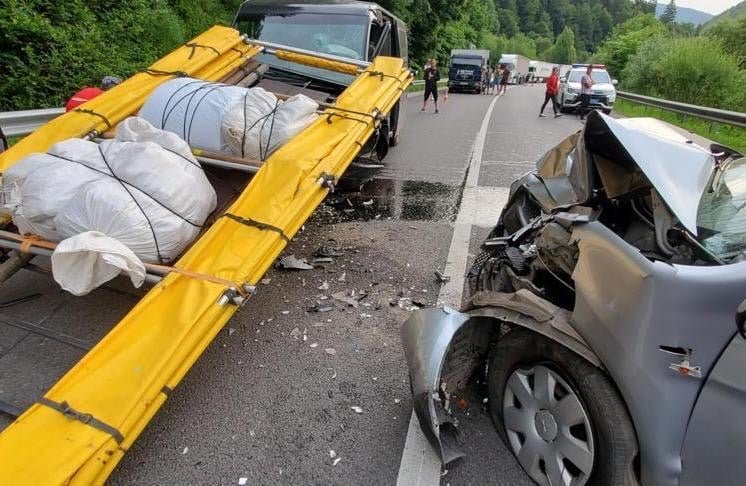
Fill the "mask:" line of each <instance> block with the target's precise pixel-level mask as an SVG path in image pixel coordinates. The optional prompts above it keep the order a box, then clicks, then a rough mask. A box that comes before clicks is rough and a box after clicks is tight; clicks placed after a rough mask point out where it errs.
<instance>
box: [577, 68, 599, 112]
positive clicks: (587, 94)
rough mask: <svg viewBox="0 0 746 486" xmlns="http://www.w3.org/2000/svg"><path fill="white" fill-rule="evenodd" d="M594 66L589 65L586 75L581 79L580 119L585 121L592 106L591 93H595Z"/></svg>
mask: <svg viewBox="0 0 746 486" xmlns="http://www.w3.org/2000/svg"><path fill="white" fill-rule="evenodd" d="M592 73H593V64H589V65H588V69H586V71H585V74H584V75H583V77H582V78H580V119H581V120H585V115H587V114H588V111H590V110H589V109H588V107H589V106H590V104H591V93H593V90H592V88H593V85H594V84H596V83H595V81H593V76H591V74H592Z"/></svg>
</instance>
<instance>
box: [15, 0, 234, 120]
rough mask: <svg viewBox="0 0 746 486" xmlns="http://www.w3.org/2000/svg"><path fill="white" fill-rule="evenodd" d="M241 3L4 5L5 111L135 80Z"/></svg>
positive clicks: (22, 1) (50, 1)
mask: <svg viewBox="0 0 746 486" xmlns="http://www.w3.org/2000/svg"><path fill="white" fill-rule="evenodd" d="M239 3H240V2H239V1H238V0H224V1H220V0H203V1H200V2H195V1H187V0H172V1H167V0H87V1H83V0H66V1H64V2H61V1H57V0H0V45H2V46H3V47H2V49H0V66H2V67H3V74H2V77H0V110H19V109H30V108H39V107H48V106H60V105H62V104H63V102H64V101H65V99H67V98H68V97H69V96H70V95H71V94H72V93H74V92H76V91H77V90H78V89H80V87H82V86H86V85H88V86H91V85H97V84H98V83H99V82H100V81H101V78H102V77H103V76H105V75H107V74H114V75H118V76H129V75H131V74H133V73H134V72H136V71H138V70H140V69H143V68H144V67H146V66H148V65H149V64H150V63H152V62H153V61H154V60H156V59H157V58H159V57H161V56H162V55H164V54H165V53H167V52H169V51H171V50H173V49H174V48H175V47H176V46H178V45H179V44H181V43H183V42H185V41H187V40H189V39H190V38H192V37H193V36H194V35H196V34H197V33H199V32H201V31H203V30H205V29H206V28H207V27H209V26H211V25H213V24H216V23H228V22H230V20H231V18H232V16H233V14H234V13H235V10H236V8H237V7H238V4H239Z"/></svg>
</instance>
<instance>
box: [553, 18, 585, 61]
mask: <svg viewBox="0 0 746 486" xmlns="http://www.w3.org/2000/svg"><path fill="white" fill-rule="evenodd" d="M549 55H550V59H549V61H550V62H555V63H557V64H572V63H573V62H575V60H576V59H577V57H578V53H577V51H576V49H575V34H574V33H573V31H572V29H570V27H565V30H563V31H562V33H561V34H560V35H558V36H557V40H556V41H555V43H554V46H553V47H552V48H551V49H550V50H549Z"/></svg>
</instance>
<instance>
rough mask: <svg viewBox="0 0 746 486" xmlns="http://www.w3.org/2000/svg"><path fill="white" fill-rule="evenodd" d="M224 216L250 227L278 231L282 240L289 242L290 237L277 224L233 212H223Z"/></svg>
mask: <svg viewBox="0 0 746 486" xmlns="http://www.w3.org/2000/svg"><path fill="white" fill-rule="evenodd" d="M223 216H224V217H226V218H228V219H232V220H233V221H236V222H238V223H241V224H243V225H246V226H249V227H252V228H258V229H260V230H262V231H264V230H266V231H274V232H275V233H279V235H280V236H281V237H282V239H283V240H285V241H286V242H290V238H289V237H288V236H287V235H286V234H285V232H284V231H282V229H281V228H278V227H277V226H272V225H271V224H267V223H262V222H261V221H255V220H253V219H251V218H242V217H241V216H237V215H235V214H231V213H225V214H223Z"/></svg>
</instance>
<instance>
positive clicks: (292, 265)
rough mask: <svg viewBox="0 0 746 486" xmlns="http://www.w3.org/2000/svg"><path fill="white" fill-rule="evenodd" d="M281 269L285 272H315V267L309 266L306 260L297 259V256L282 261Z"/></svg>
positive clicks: (284, 258) (287, 257)
mask: <svg viewBox="0 0 746 486" xmlns="http://www.w3.org/2000/svg"><path fill="white" fill-rule="evenodd" d="M279 267H280V268H282V269H283V270H313V265H309V264H308V262H307V261H306V260H305V259H300V258H297V257H296V256H295V255H288V256H286V257H283V258H282V259H280V263H279Z"/></svg>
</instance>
